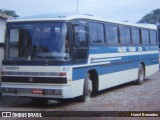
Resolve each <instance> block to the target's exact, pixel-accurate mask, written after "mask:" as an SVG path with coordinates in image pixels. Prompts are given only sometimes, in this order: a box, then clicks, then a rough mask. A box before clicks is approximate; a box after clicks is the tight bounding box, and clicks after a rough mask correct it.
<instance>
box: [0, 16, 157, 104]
mask: <svg viewBox="0 0 160 120" xmlns="http://www.w3.org/2000/svg"><path fill="white" fill-rule="evenodd" d="M6 25H7V30H6V52H5V59H4V60H3V70H2V86H1V89H2V95H3V96H18V97H28V98H31V99H32V100H33V101H36V102H38V101H41V100H42V101H43V100H48V99H62V100H63V99H70V98H79V100H81V101H86V100H88V98H91V97H92V96H93V95H96V94H97V93H98V91H101V90H104V89H107V88H111V87H114V86H117V85H121V84H124V83H127V82H131V81H135V83H137V84H142V83H143V81H144V78H145V77H147V76H150V75H152V74H154V73H156V72H157V71H158V70H159V48H158V45H157V43H158V40H157V38H158V34H157V27H156V26H154V25H141V24H132V23H128V22H118V21H113V20H108V19H101V18H97V17H94V16H89V15H69V16H54V17H51V16H49V17H31V18H17V19H10V20H8V21H7V24H6Z"/></svg>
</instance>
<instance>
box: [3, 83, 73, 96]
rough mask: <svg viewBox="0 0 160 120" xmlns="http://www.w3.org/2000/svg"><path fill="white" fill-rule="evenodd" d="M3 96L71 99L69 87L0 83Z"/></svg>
mask: <svg viewBox="0 0 160 120" xmlns="http://www.w3.org/2000/svg"><path fill="white" fill-rule="evenodd" d="M1 89H2V95H3V96H18V97H41V98H72V97H73V96H72V93H70V92H71V86H70V85H63V86H62V85H55V86H53V85H18V84H8V83H2V87H1Z"/></svg>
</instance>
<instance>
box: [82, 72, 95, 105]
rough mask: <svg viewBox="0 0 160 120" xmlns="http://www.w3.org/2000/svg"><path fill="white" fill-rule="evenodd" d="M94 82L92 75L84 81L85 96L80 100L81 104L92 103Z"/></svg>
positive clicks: (88, 75) (87, 76)
mask: <svg viewBox="0 0 160 120" xmlns="http://www.w3.org/2000/svg"><path fill="white" fill-rule="evenodd" d="M92 87H93V84H92V80H91V79H90V74H89V73H87V75H86V77H85V81H84V87H83V95H82V96H81V98H80V101H81V102H87V101H90V99H91V94H92Z"/></svg>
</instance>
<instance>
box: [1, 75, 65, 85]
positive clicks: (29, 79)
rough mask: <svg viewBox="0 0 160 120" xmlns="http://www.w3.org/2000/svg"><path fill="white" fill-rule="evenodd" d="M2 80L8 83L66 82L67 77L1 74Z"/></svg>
mask: <svg viewBox="0 0 160 120" xmlns="http://www.w3.org/2000/svg"><path fill="white" fill-rule="evenodd" d="M2 82H10V83H48V84H66V83H67V78H66V77H64V78H60V77H54V78H50V77H49V78H48V77H13V76H12V77H9V76H3V77H2Z"/></svg>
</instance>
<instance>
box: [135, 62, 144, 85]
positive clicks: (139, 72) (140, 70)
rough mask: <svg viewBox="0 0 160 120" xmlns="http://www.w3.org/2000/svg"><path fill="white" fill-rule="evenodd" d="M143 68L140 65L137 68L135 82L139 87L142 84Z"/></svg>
mask: <svg viewBox="0 0 160 120" xmlns="http://www.w3.org/2000/svg"><path fill="white" fill-rule="evenodd" d="M144 74H145V73H144V67H143V65H142V64H140V65H139V68H138V79H137V80H136V84H137V85H141V84H142V83H143V82H144Z"/></svg>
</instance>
